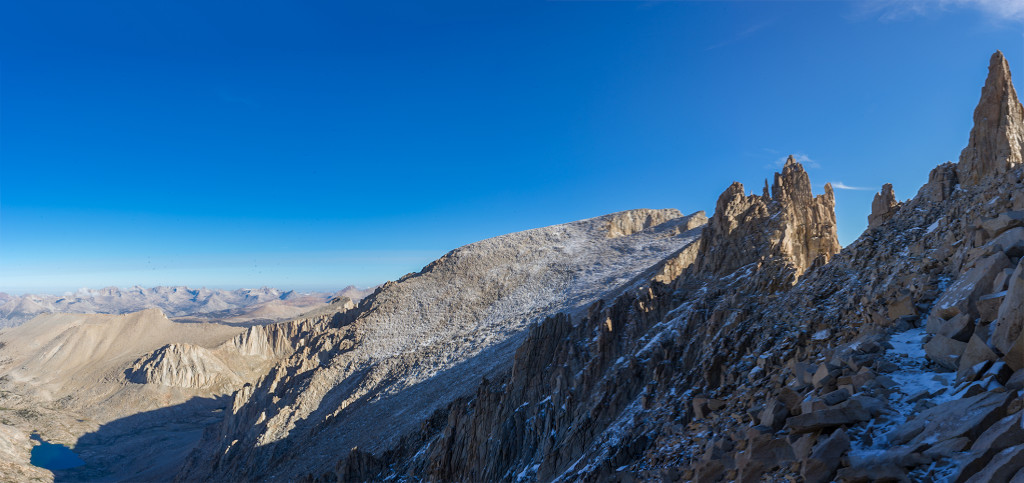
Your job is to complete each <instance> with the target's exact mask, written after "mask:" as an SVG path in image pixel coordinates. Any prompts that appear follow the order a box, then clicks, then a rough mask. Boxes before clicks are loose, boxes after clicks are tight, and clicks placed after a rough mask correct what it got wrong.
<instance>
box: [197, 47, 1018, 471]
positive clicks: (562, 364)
mask: <svg viewBox="0 0 1024 483" xmlns="http://www.w3.org/2000/svg"><path fill="white" fill-rule="evenodd" d="M974 120H975V126H974V129H973V130H972V131H971V136H970V140H969V143H968V146H967V148H966V149H964V151H963V153H961V158H960V162H959V163H958V164H952V163H947V164H943V165H940V166H938V167H936V168H935V169H934V170H933V171H932V173H931V174H930V176H929V181H928V183H927V184H926V185H925V186H923V187H922V188H921V190H920V191H919V192H918V194H917V195H916V196H915V197H914V198H913V199H911V200H908V201H905V202H898V201H897V200H896V198H895V194H894V193H893V192H892V188H891V186H884V187H883V189H882V191H881V192H880V193H879V194H878V195H877V196H876V200H875V202H874V203H873V204H872V214H871V217H870V218H869V228H868V230H867V231H865V233H864V234H863V235H862V236H861V237H860V238H859V239H858V240H857V241H856V242H854V243H853V244H851V245H850V246H848V247H846V248H844V249H842V250H839V246H838V244H837V243H836V242H835V232H836V230H835V216H834V213H833V206H834V199H833V197H832V192H831V189H830V187H829V186H827V185H826V187H825V193H824V194H823V195H818V196H813V195H812V193H811V189H810V183H809V179H808V176H807V174H806V173H805V172H804V170H803V168H802V167H801V166H800V165H799V163H795V162H793V161H792V160H791V161H790V162H787V163H786V165H785V166H784V168H783V170H782V172H781V173H779V174H778V175H776V178H775V182H774V185H773V186H771V187H770V189H769V186H767V185H768V183H766V186H765V189H764V192H763V194H761V195H748V194H747V193H746V192H745V190H744V188H743V186H742V185H738V184H734V185H733V186H731V187H730V188H729V189H727V190H726V191H725V192H724V193H723V194H722V197H721V198H720V199H719V201H718V205H717V207H716V212H715V215H714V216H713V217H712V218H711V220H710V221H709V222H708V224H707V225H706V227H705V228H704V229H703V230H702V235H701V239H700V242H699V243H689V244H685V243H681V244H680V245H679V247H680V248H681V249H680V250H678V251H676V252H675V253H674V254H672V255H670V256H668V255H667V254H668V253H669V252H671V250H665V251H664V252H661V261H659V262H656V263H654V264H652V265H650V268H649V269H647V270H639V271H634V272H633V273H634V274H635V275H632V276H629V277H620V278H619V279H618V280H615V281H614V282H613V283H604V284H601V283H599V284H598V285H599V286H602V287H605V288H606V290H600V291H598V290H593V289H592V288H590V289H587V288H586V287H594V282H595V281H598V280H600V279H602V278H610V277H612V275H611V274H606V273H603V272H602V273H600V275H599V274H598V273H595V271H600V270H602V269H603V268H605V267H607V264H608V254H609V253H611V252H610V251H609V250H608V249H607V248H608V240H609V238H608V237H609V236H612V235H616V234H619V233H620V232H622V233H626V234H628V233H631V232H633V231H634V230H630V229H626V230H621V229H620V228H619V224H618V223H616V222H611V223H602V224H595V223H593V222H592V221H591V223H590V228H589V229H588V230H593V229H594V228H596V227H599V226H601V225H604V227H605V228H604V229H605V231H606V234H605V238H604V240H603V241H602V239H601V237H599V236H589V237H579V238H577V239H583V240H586V242H585V243H584V245H585V246H586V247H587V249H585V250H579V249H578V248H576V247H575V246H574V247H573V249H570V250H566V251H565V252H568V253H575V254H578V255H579V258H575V257H571V258H570V263H569V264H568V265H567V272H573V273H574V275H573V276H571V277H569V278H568V280H570V281H575V280H579V281H582V282H584V284H582V285H581V287H584V290H583V291H584V295H583V296H576V297H574V296H573V295H572V294H573V293H574V292H573V290H571V289H570V290H565V289H563V290H561V291H559V290H556V291H554V293H552V291H551V290H550V289H549V288H548V287H550V286H551V285H552V284H551V283H550V282H544V283H540V284H537V283H535V282H528V283H526V284H525V286H528V287H532V289H531V291H532V293H531V294H530V296H526V297H516V295H515V294H516V293H519V291H518V290H516V289H515V288H514V287H513V286H509V285H507V284H505V283H502V282H503V281H505V280H508V278H504V280H503V278H502V277H501V276H502V275H513V274H522V273H526V274H529V273H531V272H532V271H534V270H535V269H536V268H537V267H538V266H550V265H549V263H550V260H552V259H551V258H550V255H548V254H550V251H551V249H552V248H554V250H555V253H559V252H562V254H563V255H564V254H567V253H565V252H563V250H564V249H563V248H561V247H562V246H565V244H566V243H565V241H564V238H561V237H558V236H555V237H554V239H553V241H555V243H552V242H551V241H548V242H546V243H539V244H535V243H530V244H529V246H530V249H529V251H528V252H519V253H515V255H514V256H511V257H508V258H509V260H510V262H509V265H508V266H507V267H506V266H504V265H500V266H495V265H497V264H496V262H495V259H496V258H495V257H494V256H493V255H494V254H496V253H501V252H499V251H497V250H495V249H494V248H493V246H494V244H495V242H496V241H498V240H501V239H502V237H499V238H498V239H495V240H491V241H486V242H481V244H478V245H476V246H472V245H471V246H469V247H465V248H463V249H460V250H456V251H454V252H452V253H451V254H449V255H448V256H446V257H445V258H442V259H441V260H439V261H438V262H436V263H435V264H432V265H431V266H429V267H427V269H425V270H424V271H423V272H421V273H420V274H417V275H415V276H413V277H410V278H408V279H406V280H403V281H401V282H399V283H397V284H388V285H386V286H384V287H382V288H381V290H380V291H378V292H377V293H376V294H375V295H374V296H372V297H370V298H368V299H366V300H365V301H364V303H363V304H362V305H361V306H360V308H359V309H358V311H357V312H353V314H352V317H346V318H344V319H343V320H340V321H338V322H339V323H338V324H336V325H335V326H333V327H332V329H330V330H328V331H324V332H322V333H318V334H313V335H312V336H311V337H310V339H309V340H308V343H307V344H305V345H303V346H302V347H299V348H297V350H296V351H295V353H294V354H293V356H292V357H290V358H288V359H286V360H283V361H282V362H281V364H280V365H279V366H278V367H277V368H275V369H274V370H272V371H271V372H270V373H269V374H268V376H267V377H266V378H264V379H263V380H261V381H260V382H259V383H258V384H256V385H254V386H252V387H247V388H246V389H244V390H242V391H239V392H238V393H237V394H236V395H235V400H234V404H233V406H232V409H231V411H230V413H229V414H226V415H225V418H224V420H223V421H222V422H220V423H219V424H216V425H213V426H211V427H210V428H209V429H208V430H207V432H206V434H205V435H204V440H203V442H202V443H201V444H200V446H199V447H198V448H197V449H196V450H195V451H194V452H193V453H192V455H191V456H190V458H189V461H188V464H187V465H186V466H185V467H184V468H183V469H182V471H181V472H180V473H179V474H178V479H179V480H182V481H188V480H192V479H203V478H213V479H218V480H234V481H241V480H251V479H282V478H283V479H306V480H313V481H380V480H405V481H413V480H415V481H420V480H426V481H634V480H650V481H653V480H658V481H808V482H826V481H833V480H835V481H844V482H860V481H958V482H959V481H979V482H980V481H986V482H987V481H1024V429H1022V428H1024V423H1022V419H1021V418H1022V417H1024V416H1022V414H1024V411H1021V409H1022V408H1024V398H1022V395H1024V317H1022V316H1021V314H1024V308H1022V307H1024V282H1022V280H1024V263H1022V258H1024V156H1022V153H1024V134H1022V133H1024V107H1022V106H1021V104H1020V103H1019V101H1018V99H1017V96H1016V92H1015V91H1014V89H1013V86H1012V84H1011V83H1010V74H1009V68H1008V66H1007V63H1006V61H1005V59H1004V58H1003V56H1002V54H1000V53H997V54H996V55H994V56H993V58H992V61H991V65H990V70H989V77H988V79H987V81H986V84H985V87H984V88H983V90H982V96H981V101H980V102H979V104H978V108H977V110H976V111H975V119H974ZM619 216H620V220H621V219H622V218H621V215H619ZM632 218H635V217H632ZM652 224H653V223H652ZM662 230H663V229H660V228H658V227H655V228H654V229H653V232H652V233H651V234H652V235H653V234H655V233H657V232H658V231H662ZM671 231H672V232H679V231H682V230H680V229H672V230H671ZM525 233H530V232H525ZM640 233H641V234H642V233H644V232H640ZM539 234H540V232H538V233H535V234H534V235H539ZM517 235H518V236H519V237H522V236H524V234H517ZM635 236H637V234H633V235H627V238H628V237H635ZM544 237H546V238H548V239H551V233H550V232H547V233H545V234H544ZM531 238H532V237H531ZM673 238H680V237H679V236H678V235H675V236H672V237H668V238H667V240H670V239H673ZM681 238H685V237H681ZM610 240H611V241H612V242H614V240H616V239H615V238H610ZM500 245H504V243H501V244H499V246H500ZM515 245H519V246H523V245H521V244H518V243H516V244H515ZM538 245H540V246H544V247H545V248H540V249H539V248H537V247H538ZM569 245H574V244H569ZM619 252H620V253H622V252H623V251H622V250H619ZM485 254H486V255H487V256H484V255H485ZM498 258H505V257H500V256H499V257H498ZM538 259H542V260H547V261H545V262H541V263H536V262H535V260H538ZM655 259H656V257H653V254H652V258H651V260H650V261H654V260H655ZM647 263H649V262H645V263H644V264H647ZM613 265H615V269H614V270H613V271H612V273H615V272H617V273H620V274H622V273H625V272H624V267H622V266H621V264H613ZM482 267H487V268H488V269H487V270H481V268H482ZM485 273H486V275H481V274H485ZM595 275H598V276H595ZM518 277H521V275H515V276H513V277H512V278H518ZM528 279H529V277H527V280H528ZM541 279H543V277H542V278H541ZM627 279H628V280H627ZM534 280H537V279H536V278H535V279H534ZM554 285H555V286H556V287H557V286H559V285H561V284H557V283H556V284H554ZM563 286H564V285H563ZM538 287H544V288H543V290H539V289H538ZM613 287H616V288H613ZM503 297H509V298H510V300H513V301H514V303H508V304H506V303H503V302H502V298H503ZM562 300H570V301H572V302H571V303H565V302H561V301H562ZM591 301H593V303H590V302H591ZM588 303H589V305H587V304H588ZM574 305H575V306H576V308H574V307H573V306H574ZM533 320H536V323H529V322H531V321H533ZM506 331H507V332H506ZM481 348H485V349H481Z"/></svg>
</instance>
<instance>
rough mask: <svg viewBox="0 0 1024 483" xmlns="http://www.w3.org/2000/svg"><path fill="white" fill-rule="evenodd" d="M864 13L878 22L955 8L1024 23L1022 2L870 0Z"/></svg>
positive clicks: (1021, 0)
mask: <svg viewBox="0 0 1024 483" xmlns="http://www.w3.org/2000/svg"><path fill="white" fill-rule="evenodd" d="M861 5H862V6H863V7H864V13H866V14H869V15H871V16H877V18H878V19H879V20H900V19H904V18H908V17H916V16H919V15H926V14H928V13H931V12H934V11H949V10H954V9H957V8H970V9H975V10H980V11H981V12H984V13H985V14H988V15H991V16H993V17H995V18H998V19H1002V20H1016V21H1024V0H870V1H867V2H864V3H862V4H861Z"/></svg>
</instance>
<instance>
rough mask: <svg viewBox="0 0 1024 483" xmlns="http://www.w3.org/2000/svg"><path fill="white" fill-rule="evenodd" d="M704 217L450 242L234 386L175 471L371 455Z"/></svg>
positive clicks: (669, 249) (284, 472)
mask: <svg viewBox="0 0 1024 483" xmlns="http://www.w3.org/2000/svg"><path fill="white" fill-rule="evenodd" d="M705 220H706V218H705V217H704V216H703V214H702V213H698V214H695V215H691V216H688V217H683V216H681V215H680V213H679V212H678V211H676V210H633V211H629V212H622V213H616V214H613V215H607V216H603V217H598V218H593V219H590V220H584V221H578V222H573V223H568V224H564V225H556V226H551V227H547V228H539V229H535V230H529V231H525V232H520V233H514V234H510V235H504V236H500V237H496V238H492V239H488V240H484V241H481V242H477V243H474V244H471V245H467V246H465V247H462V248H459V249H456V250H453V251H452V252H450V253H449V254H447V255H445V256H444V257H442V258H441V259H439V260H437V261H435V262H434V263H432V264H430V265H429V266H427V267H426V268H424V269H423V271H421V272H419V273H417V274H412V275H409V276H406V277H404V278H403V279H402V280H399V281H398V282H392V283H388V284H385V285H384V286H382V287H381V288H380V289H378V291H377V292H376V293H374V294H373V295H371V296H369V297H367V298H366V299H364V300H363V302H362V303H361V304H360V306H359V307H358V308H357V309H356V310H355V311H353V312H350V315H349V314H347V315H346V317H345V318H344V319H343V320H339V321H336V323H335V324H333V325H332V327H331V328H330V329H329V330H325V331H321V332H315V333H311V334H310V339H309V340H308V341H307V342H306V343H305V344H304V345H302V346H301V347H299V348H298V349H297V350H296V352H295V353H294V355H292V357H290V358H288V359H287V360H285V361H283V362H282V363H281V364H279V365H278V366H276V367H275V368H274V369H272V370H271V372H270V373H269V374H268V375H267V376H266V377H265V378H263V379H262V380H261V381H260V382H259V383H257V384H255V385H253V386H246V387H245V388H244V389H243V390H241V391H239V392H238V393H237V394H236V395H235V401H234V404H233V406H232V408H231V414H229V415H227V416H226V417H225V420H224V422H223V423H222V424H220V425H218V426H216V427H214V428H211V429H210V430H208V431H207V433H206V435H205V436H204V441H203V443H202V445H201V447H200V448H199V449H198V450H197V451H196V452H195V453H193V455H192V457H191V458H190V461H189V464H188V466H187V467H186V468H185V469H184V470H183V471H182V473H181V474H180V475H179V477H180V478H182V479H204V478H214V479H222V480H223V479H229V480H230V479H252V478H265V477H277V476H281V477H289V478H292V477H295V476H296V475H302V474H305V473H307V472H308V471H310V469H312V468H322V469H324V470H326V469H329V468H331V467H333V466H334V460H335V459H336V456H335V454H334V453H335V451H336V449H337V448H342V447H343V448H351V447H353V446H359V447H364V448H370V449H376V450H380V449H385V448H387V447H389V446H390V445H392V444H394V443H395V442H397V438H398V437H399V436H401V435H402V434H404V433H407V432H409V431H411V430H413V429H415V428H417V427H418V426H419V425H420V422H421V421H422V420H423V419H424V418H426V417H427V416H429V415H430V414H431V413H432V412H433V411H435V410H436V409H438V408H443V407H444V406H446V405H447V404H448V403H449V402H450V401H452V400H453V399H455V398H456V397H459V396H460V395H462V394H465V393H467V392H469V391H471V390H472V389H473V387H474V386H475V385H476V384H477V383H478V382H479V381H480V379H481V378H482V377H493V376H495V375H497V374H500V373H502V372H504V371H506V370H507V369H508V366H509V363H510V362H511V355H512V353H513V352H514V351H515V349H516V347H517V346H518V345H519V344H520V343H521V341H522V340H523V339H524V337H525V336H526V333H527V329H528V328H529V327H530V325H531V323H533V322H534V321H535V320H538V319H539V318H543V317H545V316H546V315H548V314H551V313H556V312H563V311H564V312H569V313H577V312H579V311H581V310H585V308H586V306H588V305H589V304H591V303H593V302H594V301H595V300H598V299H600V298H602V297H606V296H608V295H609V294H611V293H617V292H618V291H621V290H622V289H621V288H620V287H622V286H624V285H627V284H628V283H629V282H631V281H632V279H633V278H634V277H635V276H636V275H637V274H640V273H644V272H648V274H647V277H654V276H657V275H659V274H660V275H662V276H667V275H666V270H667V271H668V272H671V271H672V270H675V271H676V273H677V272H678V270H681V269H683V268H685V266H687V265H688V264H689V263H692V261H693V259H694V255H695V252H696V247H697V245H696V244H695V243H694V241H695V240H696V239H697V234H698V233H699V227H700V226H701V225H703V223H704V222H705ZM666 258H672V259H673V263H671V264H668V265H664V264H662V262H663V261H664V260H665V259H666ZM671 275H672V276H674V275H675V273H672V274H671Z"/></svg>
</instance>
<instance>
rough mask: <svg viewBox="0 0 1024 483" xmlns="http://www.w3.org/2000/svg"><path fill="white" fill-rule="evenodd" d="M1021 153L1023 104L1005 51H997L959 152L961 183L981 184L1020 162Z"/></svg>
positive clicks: (990, 63)
mask: <svg viewBox="0 0 1024 483" xmlns="http://www.w3.org/2000/svg"><path fill="white" fill-rule="evenodd" d="M1022 152H1024V107H1021V104H1020V101H1019V100H1018V99H1017V91H1016V90H1014V88H1013V82H1012V81H1011V80H1010V66H1009V65H1008V64H1007V62H1006V58H1005V57H1003V53H1002V52H1000V51H996V53H995V54H992V59H991V60H990V61H989V66H988V78H987V79H986V80H985V87H983V88H982V89H981V100H980V101H978V107H976V108H975V109H974V127H973V128H972V129H971V137H970V140H969V141H968V143H967V147H966V148H964V150H963V151H962V152H961V153H960V164H959V166H958V168H957V171H958V175H959V179H960V182H961V183H964V184H978V183H979V182H980V181H981V180H982V179H984V178H985V177H987V176H989V175H992V174H997V173H1002V172H1005V171H1007V170H1008V169H1010V168H1011V167H1013V166H1015V165H1018V164H1020V163H1021V161H1022V157H1021V153H1022Z"/></svg>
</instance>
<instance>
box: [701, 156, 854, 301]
mask: <svg viewBox="0 0 1024 483" xmlns="http://www.w3.org/2000/svg"><path fill="white" fill-rule="evenodd" d="M835 204H836V203H835V196H834V195H833V192H832V185H830V184H826V185H825V194H823V195H818V196H814V195H813V194H812V192H811V182H810V179H809V177H808V176H807V172H806V171H804V168H803V166H802V165H800V163H797V162H796V161H794V160H793V157H792V156H790V157H789V159H787V160H786V164H785V166H784V167H783V168H782V172H781V173H776V174H775V182H774V184H773V185H772V187H771V195H770V196H769V194H768V185H767V183H765V190H764V194H762V195H760V196H759V195H750V196H746V194H745V192H744V189H743V184H741V183H733V184H732V185H731V186H729V188H728V189H726V190H725V192H723V193H722V195H721V196H720V197H719V198H718V204H717V205H716V207H715V214H714V215H713V216H712V217H711V219H710V220H709V221H708V225H707V227H706V228H705V229H704V234H703V236H702V237H701V249H700V254H699V256H698V264H699V266H700V269H701V270H702V271H704V272H706V273H709V274H714V275H721V274H724V273H729V272H732V271H734V270H736V269H737V268H740V267H742V266H745V265H748V264H750V263H755V262H760V261H764V260H766V259H768V258H779V259H782V260H785V261H787V262H788V263H789V265H790V266H791V268H792V270H793V277H792V280H791V283H793V282H795V281H796V278H798V277H800V276H801V275H803V273H804V272H806V271H807V270H808V269H809V268H811V266H812V265H814V264H815V263H825V262H828V260H829V259H830V258H831V257H832V255H835V254H836V253H838V252H839V249H840V246H839V239H838V237H837V234H836V215H835Z"/></svg>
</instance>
